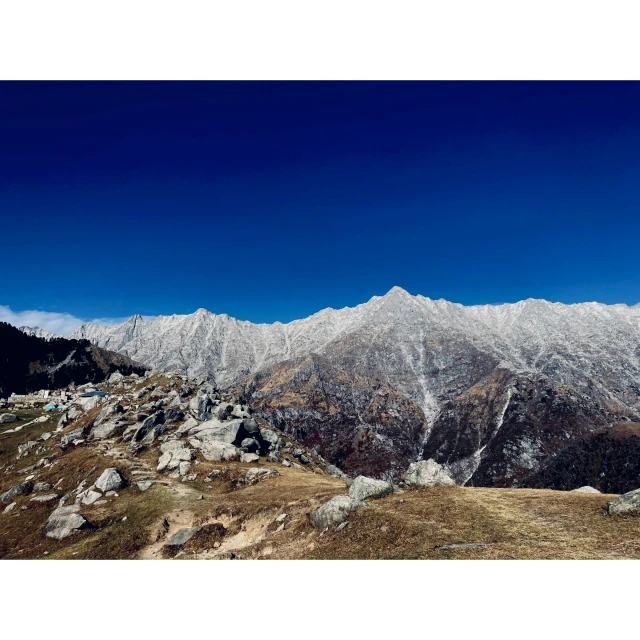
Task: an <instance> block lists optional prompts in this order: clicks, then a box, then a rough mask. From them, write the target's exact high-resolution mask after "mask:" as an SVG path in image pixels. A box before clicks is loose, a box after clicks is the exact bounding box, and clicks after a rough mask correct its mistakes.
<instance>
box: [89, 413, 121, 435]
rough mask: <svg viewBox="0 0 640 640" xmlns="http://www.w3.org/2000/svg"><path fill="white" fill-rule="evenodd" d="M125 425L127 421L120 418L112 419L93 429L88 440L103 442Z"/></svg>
mask: <svg viewBox="0 0 640 640" xmlns="http://www.w3.org/2000/svg"><path fill="white" fill-rule="evenodd" d="M126 424H127V421H126V420H124V419H122V418H114V419H111V420H106V421H105V422H101V423H100V425H99V426H97V427H95V426H94V427H93V429H91V433H90V434H89V439H90V440H104V439H105V438H110V437H111V436H112V435H113V434H114V433H116V431H119V430H120V429H122V428H123V427H124V426H125V425H126Z"/></svg>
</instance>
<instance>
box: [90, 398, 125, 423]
mask: <svg viewBox="0 0 640 640" xmlns="http://www.w3.org/2000/svg"><path fill="white" fill-rule="evenodd" d="M118 413H124V409H123V408H122V405H121V404H119V403H118V402H116V403H115V404H110V405H108V406H106V407H105V408H104V409H103V410H102V411H101V412H100V413H99V414H98V416H97V417H96V419H95V420H94V421H93V426H94V428H95V427H98V426H100V425H101V424H102V423H103V422H106V421H107V420H109V418H111V417H112V416H114V415H116V414H118Z"/></svg>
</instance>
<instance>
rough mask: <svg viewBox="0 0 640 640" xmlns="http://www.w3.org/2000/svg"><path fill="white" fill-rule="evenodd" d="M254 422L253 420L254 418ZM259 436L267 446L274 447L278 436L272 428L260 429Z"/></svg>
mask: <svg viewBox="0 0 640 640" xmlns="http://www.w3.org/2000/svg"><path fill="white" fill-rule="evenodd" d="M254 422H255V420H254ZM260 437H261V438H262V439H263V440H264V441H265V442H267V443H268V444H269V448H273V447H276V446H277V445H278V441H279V440H280V438H279V437H278V434H277V433H276V432H275V431H274V430H273V429H266V428H262V429H260Z"/></svg>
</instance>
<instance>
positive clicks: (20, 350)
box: [0, 322, 147, 398]
mask: <svg viewBox="0 0 640 640" xmlns="http://www.w3.org/2000/svg"><path fill="white" fill-rule="evenodd" d="M146 369H147V368H146V367H145V366H143V365H140V364H138V363H137V362H134V361H133V360H131V358H129V357H127V356H125V355H123V354H120V353H114V352H111V351H107V350H106V349H101V348H100V347H96V346H95V345H93V344H91V343H90V342H88V341H87V340H67V339H65V338H55V337H54V338H44V337H39V336H37V335H35V334H29V333H25V332H24V331H22V330H21V329H16V328H15V327H13V326H11V325H9V324H7V323H5V322H2V323H0V398H3V397H5V398H6V397H8V396H9V395H10V394H12V393H17V394H23V393H28V392H31V391H37V390H39V389H55V388H59V387H63V386H66V385H68V384H70V383H74V384H77V385H80V384H84V383H87V382H100V381H102V380H105V379H106V378H107V377H108V376H109V375H110V374H111V373H113V372H114V371H116V370H122V371H124V372H125V373H134V372H135V373H138V374H142V373H144V372H145V370H146Z"/></svg>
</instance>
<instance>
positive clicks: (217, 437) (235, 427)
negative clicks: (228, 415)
mask: <svg viewBox="0 0 640 640" xmlns="http://www.w3.org/2000/svg"><path fill="white" fill-rule="evenodd" d="M189 434H190V435H195V436H196V437H197V438H198V440H202V441H203V442H206V441H215V442H226V443H227V444H236V443H238V444H239V443H240V442H241V441H242V440H243V439H244V435H245V432H244V430H243V424H242V420H226V421H224V422H220V420H217V419H215V418H214V419H213V420H207V421H206V422H203V423H201V424H199V425H198V426H197V427H194V428H193V429H191V430H190V431H189Z"/></svg>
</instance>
